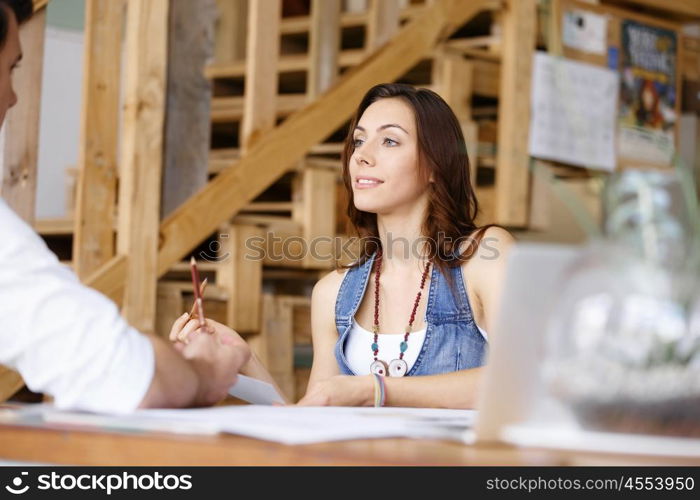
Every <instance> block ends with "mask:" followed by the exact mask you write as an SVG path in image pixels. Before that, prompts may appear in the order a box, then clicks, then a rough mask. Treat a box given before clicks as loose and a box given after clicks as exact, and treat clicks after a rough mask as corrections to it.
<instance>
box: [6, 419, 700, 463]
mask: <svg viewBox="0 0 700 500" xmlns="http://www.w3.org/2000/svg"><path fill="white" fill-rule="evenodd" d="M0 459H4V460H15V461H28V462H41V463H55V464H73V465H120V466H126V465H143V466H148V465H151V466H153V465H164V466H165V465H172V466H176V465H179V466H186V465H700V458H696V459H689V458H659V457H653V456H641V455H623V454H597V453H585V452H575V453H574V452H561V451H552V450H544V449H535V448H515V447H511V446H506V445H502V444H478V445H464V444H458V443H453V442H447V441H435V440H415V439H375V440H356V441H343V442H333V443H320V444H313V445H304V446H285V445H281V444H276V443H270V442H267V441H260V440H256V439H250V438H245V437H239V436H232V435H219V436H212V437H201V436H176V435H172V434H168V435H166V434H148V435H137V434H109V433H96V432H84V431H75V430H52V429H45V428H27V427H15V426H12V425H0Z"/></svg>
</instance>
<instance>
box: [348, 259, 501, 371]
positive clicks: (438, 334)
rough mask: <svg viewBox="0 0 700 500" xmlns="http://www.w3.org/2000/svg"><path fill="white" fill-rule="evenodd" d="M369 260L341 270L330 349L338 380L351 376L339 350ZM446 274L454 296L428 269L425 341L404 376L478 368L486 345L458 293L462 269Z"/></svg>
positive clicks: (462, 291) (364, 286)
mask: <svg viewBox="0 0 700 500" xmlns="http://www.w3.org/2000/svg"><path fill="white" fill-rule="evenodd" d="M375 255H376V254H374V255H372V256H371V257H370V258H369V259H367V261H366V262H365V263H364V264H362V265H361V266H358V267H353V268H351V269H349V270H348V271H347V273H346V274H345V277H344V278H343V282H342V284H341V285H340V290H339V291H338V297H337V299H336V302H335V325H336V328H337V329H338V335H339V337H338V341H337V342H336V344H335V359H336V360H337V361H338V367H339V368H340V372H341V373H342V374H344V375H355V373H354V372H353V371H352V370H351V369H350V367H349V366H348V362H347V359H346V358H345V349H344V347H345V341H346V340H347V338H348V334H349V333H350V329H351V327H352V319H353V317H354V316H355V313H356V312H357V309H358V308H359V306H360V302H361V301H362V297H363V295H364V294H365V290H366V289H367V282H368V281H369V276H370V273H371V270H372V266H373V264H374V257H375ZM449 272H450V273H451V274H452V278H453V281H454V283H455V287H456V292H457V295H458V296H457V297H454V295H453V294H452V291H451V289H450V286H449V283H448V282H447V280H446V279H445V277H444V276H443V275H442V273H441V272H440V271H439V269H438V268H437V267H436V266H433V270H432V273H431V281H430V291H429V293H428V306H427V309H426V313H425V316H426V321H427V326H426V332H425V341H424V342H423V347H422V349H421V351H420V354H418V359H417V360H416V362H415V364H414V365H413V367H411V369H410V370H409V371H408V373H407V375H408V376H410V375H436V374H439V373H449V372H454V371H457V370H464V369H467V368H477V367H479V366H481V365H483V364H484V360H485V358H486V348H487V343H486V340H484V337H483V336H482V335H481V332H479V329H478V328H477V326H476V323H475V321H474V318H473V315H472V310H471V307H470V306H469V300H468V298H467V292H466V290H465V288H464V281H463V279H462V269H461V267H460V266H457V267H453V268H450V270H449ZM409 342H410V340H409ZM369 348H370V346H369V345H367V349H369Z"/></svg>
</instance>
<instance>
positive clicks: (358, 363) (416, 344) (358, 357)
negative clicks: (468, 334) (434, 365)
mask: <svg viewBox="0 0 700 500" xmlns="http://www.w3.org/2000/svg"><path fill="white" fill-rule="evenodd" d="M477 328H479V326H478V325H477ZM479 331H480V332H481V335H482V336H483V337H484V339H485V340H488V338H487V333H486V332H485V331H484V330H482V329H481V328H479ZM425 332H426V328H423V329H422V330H416V331H414V332H411V335H409V337H408V349H407V350H406V352H405V353H404V355H403V359H404V361H406V364H407V365H408V369H407V370H406V372H407V373H408V372H409V371H411V368H412V367H413V365H414V364H415V362H416V360H417V359H418V355H419V354H420V351H421V349H422V348H423V342H425ZM403 336H404V334H403V333H382V334H380V335H379V340H378V343H379V354H378V355H377V358H378V359H381V360H383V361H384V362H385V363H386V364H387V365H388V364H389V363H390V362H391V360H392V359H396V358H398V357H399V353H400V352H401V350H400V348H399V345H400V344H401V342H402V341H403ZM373 342H374V333H372V332H370V331H369V330H366V329H364V328H362V327H361V326H360V324H359V323H358V322H357V321H355V318H352V326H351V328H350V333H349V334H348V339H347V340H346V341H345V358H346V359H347V362H348V367H349V368H350V369H351V370H352V371H353V372H354V373H355V374H357V375H369V365H371V364H372V362H373V361H374V353H373V352H372V343H373Z"/></svg>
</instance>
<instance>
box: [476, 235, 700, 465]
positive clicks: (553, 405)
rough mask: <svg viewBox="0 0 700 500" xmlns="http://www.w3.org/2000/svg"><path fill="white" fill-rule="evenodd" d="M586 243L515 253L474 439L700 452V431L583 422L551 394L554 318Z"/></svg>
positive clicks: (526, 246) (529, 246)
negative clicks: (547, 383)
mask: <svg viewBox="0 0 700 500" xmlns="http://www.w3.org/2000/svg"><path fill="white" fill-rule="evenodd" d="M581 252H582V247H577V246H569V245H551V244H535V243H520V244H517V245H515V246H514V247H513V249H512V250H511V252H510V255H509V258H508V273H507V277H506V282H505V284H504V289H503V295H502V298H501V307H500V312H499V314H498V316H497V318H496V324H495V325H494V333H493V335H492V337H491V339H492V340H491V341H490V342H489V357H488V364H487V368H486V370H485V373H484V380H483V381H482V384H481V390H480V393H479V395H478V399H477V408H478V410H479V411H478V416H477V421H476V425H475V428H474V430H473V431H468V434H467V435H466V436H465V441H467V442H475V441H478V442H488V441H503V442H508V443H510V444H514V445H519V446H529V447H542V448H556V449H568V450H579V451H595V452H615V453H634V454H648V455H659V456H679V457H700V439H695V438H682V437H666V436H652V435H641V434H625V433H617V432H599V431H590V430H585V429H582V428H581V427H580V426H579V425H578V424H577V422H576V420H575V419H574V418H573V416H572V415H571V414H570V413H569V412H568V411H567V410H566V408H565V407H564V406H563V405H561V404H559V403H558V402H557V401H555V400H554V399H553V398H551V397H549V396H548V394H547V392H546V390H545V388H544V382H543V380H542V376H541V363H542V361H543V359H544V352H545V348H544V343H545V336H546V330H547V324H548V318H549V317H550V315H551V314H552V312H553V308H554V307H555V305H556V302H557V300H556V299H557V298H558V297H559V294H560V293H561V290H562V283H563V282H564V281H565V278H566V273H567V272H569V271H570V270H571V269H572V265H573V263H574V260H575V259H576V257H577V256H579V255H580V254H581Z"/></svg>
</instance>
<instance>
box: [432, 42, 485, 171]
mask: <svg viewBox="0 0 700 500" xmlns="http://www.w3.org/2000/svg"><path fill="white" fill-rule="evenodd" d="M473 81H474V63H473V62H472V61H469V60H467V59H465V58H464V57H463V56H462V55H461V54H455V53H453V52H452V51H449V50H445V51H442V52H441V53H439V54H437V55H436V57H435V58H434V59H433V77H432V83H433V85H434V86H435V87H436V92H438V93H439V94H440V95H441V96H442V98H443V99H444V100H445V102H446V103H447V104H448V105H449V106H450V108H452V111H454V113H455V116H456V117H457V120H459V124H460V126H461V128H462V134H463V135H464V140H465V144H466V147H467V155H468V157H469V166H470V170H471V172H470V176H471V179H472V182H473V183H476V150H477V143H478V133H477V126H476V123H475V122H474V121H473V120H472V94H473V90H474V87H473Z"/></svg>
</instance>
